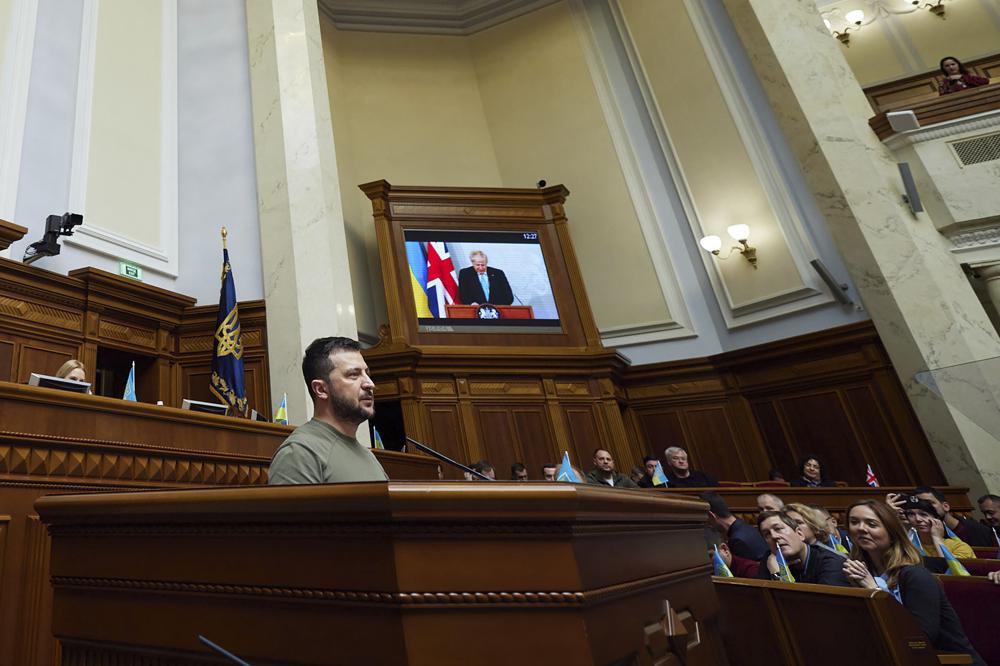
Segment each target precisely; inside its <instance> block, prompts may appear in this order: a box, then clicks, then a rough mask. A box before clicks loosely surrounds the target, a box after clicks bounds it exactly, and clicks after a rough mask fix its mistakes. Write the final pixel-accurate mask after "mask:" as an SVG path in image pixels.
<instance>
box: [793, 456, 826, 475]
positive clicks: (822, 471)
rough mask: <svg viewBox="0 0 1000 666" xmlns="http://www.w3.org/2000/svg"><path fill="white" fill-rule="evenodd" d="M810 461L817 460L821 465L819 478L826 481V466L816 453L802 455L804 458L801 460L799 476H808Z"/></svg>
mask: <svg viewBox="0 0 1000 666" xmlns="http://www.w3.org/2000/svg"><path fill="white" fill-rule="evenodd" d="M810 460H815V461H816V462H817V463H819V478H820V479H825V478H826V469H825V465H823V461H822V460H820V457H819V456H818V455H816V454H815V453H804V454H802V457H801V458H799V474H801V475H802V476H805V475H806V473H805V469H806V463H807V462H809V461H810Z"/></svg>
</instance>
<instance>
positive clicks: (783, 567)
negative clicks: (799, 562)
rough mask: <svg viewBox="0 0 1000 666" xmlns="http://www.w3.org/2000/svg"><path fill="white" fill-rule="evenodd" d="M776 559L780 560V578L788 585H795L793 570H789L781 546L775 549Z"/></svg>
mask: <svg viewBox="0 0 1000 666" xmlns="http://www.w3.org/2000/svg"><path fill="white" fill-rule="evenodd" d="M774 557H775V559H777V560H778V578H780V579H781V580H783V581H785V582H786V583H794V582H795V576H793V575H792V570H791V569H789V568H788V562H786V561H785V556H784V555H782V554H781V546H778V547H776V548H775V549H774Z"/></svg>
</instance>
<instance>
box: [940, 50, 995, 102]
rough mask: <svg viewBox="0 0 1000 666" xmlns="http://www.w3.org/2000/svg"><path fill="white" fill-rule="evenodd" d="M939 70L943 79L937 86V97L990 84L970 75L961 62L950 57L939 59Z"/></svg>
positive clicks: (988, 81) (983, 79)
mask: <svg viewBox="0 0 1000 666" xmlns="http://www.w3.org/2000/svg"><path fill="white" fill-rule="evenodd" d="M940 69H941V73H942V74H944V78H943V79H941V82H940V83H939V84H938V95H947V94H949V93H954V92H961V91H962V90H968V89H969V88H977V87H979V86H986V85H989V83H990V80H989V79H985V78H983V77H981V76H976V75H975V74H970V73H969V72H968V71H967V70H966V69H965V65H963V64H962V61H960V60H959V59H958V58H953V57H952V56H945V57H944V58H941V64H940Z"/></svg>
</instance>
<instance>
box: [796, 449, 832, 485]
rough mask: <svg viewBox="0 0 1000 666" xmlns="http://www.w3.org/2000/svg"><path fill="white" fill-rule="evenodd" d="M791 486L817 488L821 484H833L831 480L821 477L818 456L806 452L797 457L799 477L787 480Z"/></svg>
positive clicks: (820, 464)
mask: <svg viewBox="0 0 1000 666" xmlns="http://www.w3.org/2000/svg"><path fill="white" fill-rule="evenodd" d="M788 483H789V485H791V486H796V487H799V488H819V487H821V486H823V487H826V486H834V485H836V484H835V483H834V482H833V481H827V480H825V479H824V478H823V464H822V463H821V462H820V460H819V458H817V457H816V456H814V455H813V454H811V453H808V454H806V455H804V456H802V458H800V459H799V478H797V479H792V480H791V481H789V482H788Z"/></svg>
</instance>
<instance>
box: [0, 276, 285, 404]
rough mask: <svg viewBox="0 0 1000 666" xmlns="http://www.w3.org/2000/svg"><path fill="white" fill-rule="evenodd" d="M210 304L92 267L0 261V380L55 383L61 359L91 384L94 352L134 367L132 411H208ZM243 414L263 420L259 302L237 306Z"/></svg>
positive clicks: (263, 337)
mask: <svg viewBox="0 0 1000 666" xmlns="http://www.w3.org/2000/svg"><path fill="white" fill-rule="evenodd" d="M216 313H217V307H216V306H215V305H206V306H199V307H195V306H194V299H192V298H189V297H187V296H183V295H181V294H177V293H174V292H172V291H168V290H166V289H160V288H158V287H154V286H151V285H147V284H143V283H141V282H136V281H134V280H129V279H127V278H124V277H120V276H117V275H113V274H111V273H107V272H105V271H101V270H98V269H95V268H84V269H79V270H75V271H71V272H70V274H69V276H62V275H57V274H55V273H51V272H49V271H46V270H42V269H40V268H36V267H32V266H26V265H24V264H21V263H18V262H14V261H9V260H5V259H0V380H6V381H15V382H25V381H27V379H28V377H29V375H30V374H31V373H32V372H40V373H43V374H55V371H56V370H57V369H58V368H59V366H60V365H62V364H63V362H65V361H66V360H68V359H70V358H78V359H80V360H81V361H83V363H84V364H85V365H86V367H87V370H88V379H91V381H93V378H94V369H95V368H96V367H97V366H98V354H99V352H100V351H101V350H115V351H118V352H122V353H124V354H126V355H131V356H134V357H135V358H136V359H138V362H137V366H138V367H139V368H141V371H139V372H137V377H136V383H137V393H138V398H139V400H140V401H141V402H147V403H155V402H156V401H157V400H162V401H163V402H164V404H166V405H171V406H175V407H179V406H180V404H181V401H182V400H183V399H184V398H193V399H195V400H205V401H211V402H216V401H217V400H216V399H215V398H214V397H212V395H211V393H210V392H209V390H208V381H209V378H210V377H211V372H212V371H211V364H212V340H213V335H214V333H215V318H216ZM240 324H241V331H242V339H243V349H244V352H243V354H244V355H243V360H244V370H245V372H246V379H247V382H246V384H247V400H248V402H249V404H250V407H252V408H254V409H256V410H257V411H259V412H260V413H261V414H263V415H265V416H270V414H271V399H270V382H269V381H268V369H267V352H266V349H267V333H266V330H267V329H266V326H265V314H264V302H263V301H244V302H242V303H240Z"/></svg>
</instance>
